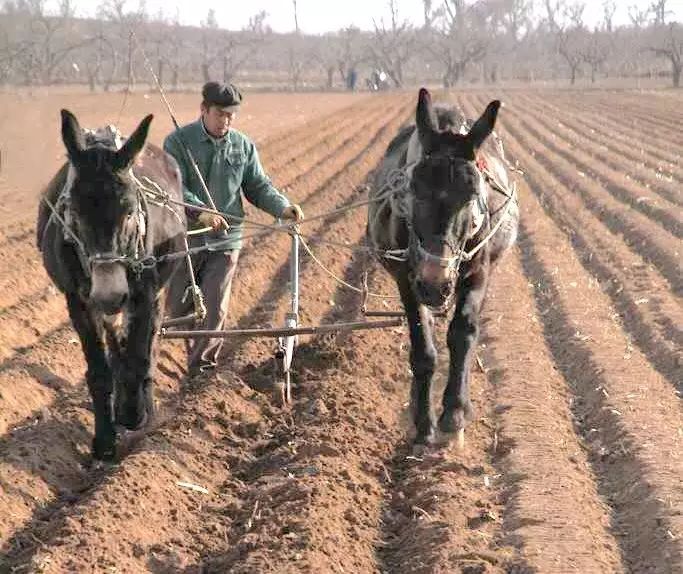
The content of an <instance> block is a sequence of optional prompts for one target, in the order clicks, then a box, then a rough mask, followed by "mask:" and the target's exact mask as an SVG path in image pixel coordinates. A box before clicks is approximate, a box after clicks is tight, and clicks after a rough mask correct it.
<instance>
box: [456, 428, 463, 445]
mask: <svg viewBox="0 0 683 574" xmlns="http://www.w3.org/2000/svg"><path fill="white" fill-rule="evenodd" d="M455 446H456V448H457V449H458V450H463V449H464V448H465V429H460V430H458V431H457V432H456V433H455Z"/></svg>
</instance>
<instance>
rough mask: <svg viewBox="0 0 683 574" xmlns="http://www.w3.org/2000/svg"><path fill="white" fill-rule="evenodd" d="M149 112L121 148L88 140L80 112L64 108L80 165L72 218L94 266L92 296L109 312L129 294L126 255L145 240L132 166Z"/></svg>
mask: <svg viewBox="0 0 683 574" xmlns="http://www.w3.org/2000/svg"><path fill="white" fill-rule="evenodd" d="M151 121H152V116H151V115H149V116H147V117H146V118H145V119H143V120H142V122H140V125H139V126H138V127H137V129H136V130H135V131H134V132H133V134H132V135H131V136H130V137H129V138H128V140H126V143H125V144H124V145H123V146H122V147H121V149H118V150H117V149H116V148H115V147H114V146H113V145H112V146H111V147H108V146H106V145H100V144H96V145H93V146H86V144H85V138H84V134H83V131H82V130H81V128H80V126H79V124H78V120H76V117H75V116H74V115H73V114H72V113H71V112H69V111H67V110H62V139H63V141H64V145H65V147H66V150H67V153H68V156H69V161H70V163H71V166H72V169H73V170H74V172H75V173H74V175H75V177H74V179H73V184H72V187H71V192H70V193H71V218H72V225H73V227H74V231H75V232H76V235H78V237H79V238H80V240H81V242H82V243H83V245H84V249H85V256H86V258H87V265H89V267H90V276H91V288H90V301H91V302H92V303H94V304H95V305H96V306H98V307H99V308H100V309H101V310H102V311H103V312H105V313H108V314H112V313H116V312H118V311H120V310H121V309H122V308H123V306H124V304H125V302H126V299H127V297H128V276H127V268H126V262H125V261H124V260H123V259H124V258H125V257H127V256H130V255H131V254H132V253H133V252H134V250H135V249H136V247H137V243H138V241H139V240H140V223H139V209H140V205H139V197H138V192H137V190H136V188H135V186H134V184H133V182H132V180H131V176H130V168H131V166H132V165H133V163H134V162H135V159H136V157H137V156H138V154H139V153H140V152H141V151H142V148H143V146H144V144H145V140H146V139H147V133H148V131H149V124H150V122H151Z"/></svg>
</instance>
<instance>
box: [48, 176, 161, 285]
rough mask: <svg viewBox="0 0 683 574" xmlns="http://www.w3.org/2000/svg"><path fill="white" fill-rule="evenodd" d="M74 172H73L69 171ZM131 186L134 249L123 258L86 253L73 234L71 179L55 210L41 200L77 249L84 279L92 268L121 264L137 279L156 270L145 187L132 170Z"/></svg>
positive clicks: (119, 254) (65, 186)
mask: <svg viewBox="0 0 683 574" xmlns="http://www.w3.org/2000/svg"><path fill="white" fill-rule="evenodd" d="M70 169H73V168H70ZM129 175H130V177H131V179H132V181H133V183H134V184H135V187H136V192H137V198H138V202H137V206H136V209H135V212H134V217H135V222H134V225H135V230H134V232H135V235H136V237H135V247H134V249H133V252H132V253H129V254H124V253H121V252H117V251H103V252H96V253H88V251H87V249H86V247H85V244H84V243H83V241H82V240H81V238H80V237H79V236H78V234H77V233H76V231H75V229H74V226H73V224H72V223H71V217H70V215H69V209H70V205H69V204H70V201H69V194H70V192H71V187H70V183H71V181H70V178H67V182H66V184H65V185H64V187H63V188H62V191H61V192H60V195H59V199H58V200H57V205H56V206H55V205H54V204H53V203H52V202H51V201H50V200H49V199H48V198H47V196H43V201H44V202H45V204H46V205H47V206H48V208H49V209H50V212H51V214H52V217H54V218H55V219H56V220H57V221H58V222H59V224H60V225H61V226H62V229H63V230H64V236H65V239H68V240H70V241H71V242H72V243H73V244H74V245H75V247H76V252H77V253H78V258H79V260H80V262H81V267H82V268H83V272H84V273H85V275H86V276H87V277H88V278H90V277H92V271H91V269H92V266H94V265H109V264H112V263H123V264H124V265H125V266H126V267H128V268H129V269H130V270H131V271H132V272H133V274H134V275H135V276H136V277H137V278H139V277H140V276H141V275H142V272H143V271H144V270H146V269H152V268H154V267H155V266H156V264H157V260H156V258H155V257H154V255H153V254H152V252H153V248H152V245H151V234H150V233H147V224H146V222H147V218H148V214H149V207H148V204H147V198H146V196H145V192H144V187H143V186H142V185H141V184H140V182H139V180H138V179H137V178H136V177H135V175H134V174H133V170H132V168H131V170H130V173H129ZM61 206H63V212H62V213H60V210H59V207H61Z"/></svg>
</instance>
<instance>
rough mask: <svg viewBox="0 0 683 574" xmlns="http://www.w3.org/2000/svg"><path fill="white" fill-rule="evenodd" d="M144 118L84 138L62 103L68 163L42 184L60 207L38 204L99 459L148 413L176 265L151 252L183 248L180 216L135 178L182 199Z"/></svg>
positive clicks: (173, 168) (48, 263)
mask: <svg viewBox="0 0 683 574" xmlns="http://www.w3.org/2000/svg"><path fill="white" fill-rule="evenodd" d="M151 120H152V116H147V117H146V118H145V119H144V120H142V122H141V123H140V125H139V126H138V128H137V129H136V130H135V132H134V133H133V134H132V135H131V136H130V138H128V140H126V142H125V143H124V144H123V146H122V147H121V148H120V149H117V146H116V145H115V142H114V140H113V139H111V140H110V141H98V142H96V143H94V144H93V145H87V144H86V139H85V134H84V132H83V131H82V130H81V128H80V126H79V125H78V121H77V120H76V118H75V117H74V116H73V115H72V114H71V113H70V112H68V111H66V110H62V139H63V141H64V145H65V146H66V150H67V153H68V159H69V162H68V163H67V164H66V165H64V166H63V167H62V169H60V171H59V172H58V174H57V175H56V176H55V177H54V178H53V180H52V181H51V182H50V184H49V185H48V188H47V190H46V191H45V199H46V200H47V201H49V202H51V203H52V204H53V205H56V210H57V214H56V215H55V214H53V212H52V210H50V209H49V207H48V205H47V202H41V207H40V211H39V216H38V228H37V229H38V237H37V239H38V247H39V248H40V249H41V250H42V252H43V264H44V265H45V268H46V270H47V272H48V274H49V276H50V278H51V279H52V281H53V282H54V283H55V285H56V286H57V287H58V288H59V289H60V290H61V291H62V292H63V293H64V295H65V296H66V301H67V306H68V309H69V316H70V317H71V322H72V324H73V326H74V329H75V330H76V331H77V332H78V335H79V337H80V340H81V345H82V347H83V352H84V354H85V359H86V361H87V373H86V380H87V383H88V389H89V391H90V395H91V397H92V400H93V406H94V411H95V437H94V439H93V445H92V451H93V456H94V457H95V458H96V459H100V460H111V459H113V458H115V456H116V431H115V425H116V424H120V425H122V426H123V427H125V428H127V429H132V430H136V429H140V428H142V427H144V426H145V424H146V423H147V422H148V421H149V420H150V415H152V411H153V400H152V371H153V367H154V347H155V341H156V338H157V331H158V328H159V322H160V313H159V310H160V303H161V302H160V296H161V293H162V291H161V289H162V287H164V286H165V285H166V284H167V283H168V281H169V279H170V277H171V275H172V273H173V272H174V271H175V268H176V266H177V265H178V263H176V262H175V261H173V262H171V261H167V262H163V263H162V262H161V261H157V260H156V258H158V257H160V256H162V255H164V254H166V253H169V252H173V251H181V250H182V249H183V237H184V233H185V214H184V213H183V212H182V211H181V212H180V213H178V214H175V213H174V212H172V211H171V210H170V208H168V207H165V206H163V205H161V204H159V203H155V202H153V201H152V200H150V199H149V198H147V196H146V194H145V193H144V191H143V190H142V189H141V186H140V185H139V182H140V181H141V180H143V179H144V178H149V179H150V180H152V181H154V182H156V184H158V185H159V186H160V187H161V188H162V189H163V190H164V191H166V192H167V193H168V194H169V195H170V197H171V198H173V199H176V200H178V201H182V191H181V182H180V174H179V171H178V166H177V164H176V163H175V161H174V160H173V158H171V157H170V156H168V155H167V154H166V153H165V152H163V151H162V150H161V149H159V148H158V147H155V146H152V145H149V146H147V147H146V148H145V140H146V139H147V132H148V130H149V124H150V122H151ZM143 148H144V151H143ZM177 261H178V262H179V261H180V260H177Z"/></svg>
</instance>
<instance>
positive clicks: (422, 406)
mask: <svg viewBox="0 0 683 574" xmlns="http://www.w3.org/2000/svg"><path fill="white" fill-rule="evenodd" d="M397 283H398V288H399V292H400V294H401V301H402V302H403V308H404V310H405V312H406V316H407V318H408V328H409V330H410V367H411V369H412V371H413V382H412V386H411V389H410V403H411V407H412V408H413V409H414V411H413V416H414V423H415V429H416V430H417V435H416V436H415V443H416V444H428V443H431V442H433V440H434V421H433V419H432V409H431V402H430V389H431V386H432V377H433V376H434V370H435V369H436V347H435V346H434V341H433V335H432V325H431V315H430V314H429V311H427V309H426V308H425V307H424V306H421V305H419V304H418V302H417V299H416V298H415V294H414V293H413V290H412V287H411V285H410V280H409V279H408V277H407V276H406V275H403V274H402V275H400V276H399V277H398V278H397Z"/></svg>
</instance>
